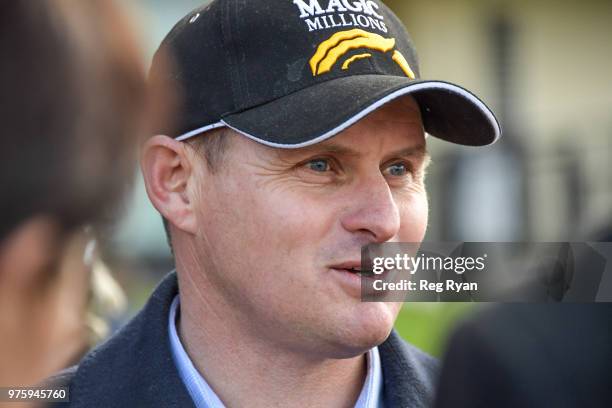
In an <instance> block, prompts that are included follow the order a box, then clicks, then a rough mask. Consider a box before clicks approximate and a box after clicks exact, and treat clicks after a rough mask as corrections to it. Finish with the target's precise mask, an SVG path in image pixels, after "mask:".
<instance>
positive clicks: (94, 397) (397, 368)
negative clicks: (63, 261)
mask: <svg viewBox="0 0 612 408" xmlns="http://www.w3.org/2000/svg"><path fill="white" fill-rule="evenodd" d="M177 293H178V282H177V277H176V273H175V272H171V273H170V274H168V275H167V276H166V277H165V278H164V279H163V280H162V282H161V283H160V284H159V285H158V286H157V288H156V289H155V291H154V292H153V294H152V295H151V297H150V298H149V300H148V302H147V304H146V305H145V307H144V308H143V309H142V311H140V313H138V314H137V315H136V317H134V319H132V320H131V321H130V322H129V323H128V324H127V325H126V326H124V327H123V328H122V329H121V330H119V331H118V332H117V333H116V334H115V335H114V336H112V337H111V338H110V339H108V340H107V341H106V342H104V343H103V344H101V345H100V346H98V347H96V348H95V349H94V350H93V351H91V352H90V353H89V354H88V355H87V356H85V358H84V359H83V360H82V361H81V363H80V365H79V367H78V370H77V372H76V374H75V376H74V378H73V380H72V383H71V388H70V394H71V404H70V405H71V406H73V407H111V406H130V407H141V406H143V407H148V406H160V407H193V406H194V404H193V401H192V400H191V397H190V396H189V393H188V391H187V389H186V388H185V385H184V384H183V382H182V381H181V379H180V377H179V375H178V371H177V369H176V367H175V365H174V361H173V359H172V355H171V352H170V346H169V344H170V339H169V336H168V327H167V325H168V314H169V311H170V305H171V303H172V300H173V299H174V297H175V296H176V294H177ZM379 352H380V357H381V362H382V367H383V376H384V395H385V401H386V405H387V406H390V407H420V406H429V404H430V403H431V396H432V395H433V386H432V380H431V378H432V377H433V375H434V373H435V371H436V368H437V367H436V364H437V363H436V361H435V360H434V359H433V358H431V357H429V356H427V355H425V354H424V353H422V352H421V351H420V350H417V349H416V348H414V347H413V346H411V345H409V344H407V343H405V342H404V341H403V340H402V339H401V338H400V337H399V336H398V335H397V333H396V332H395V331H393V332H392V333H391V335H390V336H389V338H388V339H387V340H386V341H385V342H384V343H383V344H381V345H380V346H379Z"/></svg>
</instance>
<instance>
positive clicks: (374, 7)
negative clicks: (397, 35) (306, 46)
mask: <svg viewBox="0 0 612 408" xmlns="http://www.w3.org/2000/svg"><path fill="white" fill-rule="evenodd" d="M293 4H295V5H296V6H297V7H298V8H299V11H300V18H301V19H302V20H303V21H304V22H305V24H306V26H307V27H308V31H318V30H325V29H330V28H338V27H361V28H369V29H375V30H379V31H382V32H383V33H386V32H387V31H388V28H387V26H386V25H385V22H384V17H383V16H382V15H381V14H379V12H378V9H379V6H378V4H376V3H375V2H374V1H372V0H328V1H327V2H326V1H325V0H293Z"/></svg>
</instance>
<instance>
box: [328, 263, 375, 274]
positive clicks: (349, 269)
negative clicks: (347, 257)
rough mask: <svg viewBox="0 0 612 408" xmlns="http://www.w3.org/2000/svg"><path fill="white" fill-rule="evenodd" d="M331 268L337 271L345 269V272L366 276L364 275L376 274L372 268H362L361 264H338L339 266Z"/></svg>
mask: <svg viewBox="0 0 612 408" xmlns="http://www.w3.org/2000/svg"><path fill="white" fill-rule="evenodd" d="M331 268H332V269H335V270H337V271H344V272H348V273H351V274H354V275H359V276H364V277H367V276H372V275H374V274H373V272H372V271H371V270H366V269H362V268H361V266H360V265H359V266H347V265H337V266H332V267H331Z"/></svg>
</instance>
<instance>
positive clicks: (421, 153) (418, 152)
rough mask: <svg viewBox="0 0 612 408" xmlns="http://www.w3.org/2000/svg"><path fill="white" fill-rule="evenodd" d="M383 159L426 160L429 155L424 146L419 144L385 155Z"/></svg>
mask: <svg viewBox="0 0 612 408" xmlns="http://www.w3.org/2000/svg"><path fill="white" fill-rule="evenodd" d="M385 157H415V158H427V157H429V153H428V152H427V147H426V146H425V145H424V144H420V145H417V146H411V147H407V148H404V149H400V150H397V151H395V152H391V153H388V154H386V155H385Z"/></svg>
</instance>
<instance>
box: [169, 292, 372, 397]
mask: <svg viewBox="0 0 612 408" xmlns="http://www.w3.org/2000/svg"><path fill="white" fill-rule="evenodd" d="M179 303H180V302H179V296H178V295H176V296H175V298H174V300H173V301H172V305H171V306H170V313H169V316H168V332H169V335H170V349H171V352H172V358H173V360H174V364H175V366H176V368H177V370H178V372H179V376H180V378H181V380H182V381H183V383H184V384H185V387H186V388H187V391H188V392H189V395H190V396H191V399H192V400H193V403H194V404H195V406H196V408H225V405H223V402H221V400H220V399H219V397H218V396H217V394H215V392H214V391H213V390H212V388H210V386H209V385H208V383H207V382H206V380H205V379H204V377H202V376H201V375H200V373H199V372H198V370H196V368H195V366H194V365H193V363H192V362H191V360H190V359H189V356H188V355H187V352H186V351H185V348H184V347H183V344H182V343H181V340H180V338H179V336H178V333H177V330H176V317H177V314H178V312H179ZM366 357H367V362H368V373H367V375H366V379H365V382H364V384H363V388H362V389H361V393H360V394H359V398H358V399H357V403H356V404H355V408H381V407H382V406H383V398H382V397H383V393H382V384H383V376H382V366H381V363H380V355H379V353H378V347H374V348H372V349H370V350H369V351H368V353H367V354H366Z"/></svg>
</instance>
